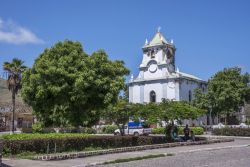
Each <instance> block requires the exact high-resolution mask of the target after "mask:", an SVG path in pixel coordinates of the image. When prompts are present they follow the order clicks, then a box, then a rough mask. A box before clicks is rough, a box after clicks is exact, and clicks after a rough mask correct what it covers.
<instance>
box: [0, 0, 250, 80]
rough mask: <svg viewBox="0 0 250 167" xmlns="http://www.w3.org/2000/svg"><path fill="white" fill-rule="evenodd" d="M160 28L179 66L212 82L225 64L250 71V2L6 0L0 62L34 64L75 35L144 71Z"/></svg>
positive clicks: (0, 5)
mask: <svg viewBox="0 0 250 167" xmlns="http://www.w3.org/2000/svg"><path fill="white" fill-rule="evenodd" d="M158 26H160V27H161V32H162V33H163V34H164V36H165V37H166V38H168V39H173V40H174V43H175V46H176V48H177V51H176V65H177V66H178V67H179V69H180V71H182V72H187V73H190V74H193V75H196V76H198V77H200V78H202V79H205V80H207V79H208V78H209V77H210V76H211V75H213V74H214V73H215V72H217V71H218V70H221V69H223V68H224V67H232V66H240V67H242V69H243V71H244V72H250V52H249V50H248V49H250V42H249V41H250V1H248V0H245V1H244V0H220V1H219V0H206V1H205V0H203V1H201V0H189V1H184V0H183V1H181V0H144V1H143V0H126V1H125V0H123V1H122V0H99V1H97V0H60V1H56V0H40V1H33V0H23V1H19V0H16V1H14V0H2V1H1V2H0V64H1V65H2V64H3V62H4V61H10V60H11V59H12V58H14V57H17V58H20V59H22V60H24V61H25V64H26V65H27V66H32V64H33V62H34V59H35V58H37V57H38V56H39V54H40V53H41V52H42V51H43V50H44V49H45V48H48V47H51V46H52V45H53V44H55V43H56V42H57V41H60V40H64V39H70V40H77V41H80V42H81V43H82V44H83V47H84V50H85V51H86V52H87V53H89V54H91V53H92V52H94V51H95V50H97V49H104V50H105V51H106V52H107V53H108V55H109V56H110V58H111V59H113V60H114V59H119V60H124V62H125V63H126V66H127V67H128V68H129V69H130V70H131V73H133V74H134V75H137V74H138V66H139V64H140V62H141V60H142V50H141V47H142V46H143V44H144V42H145V39H146V38H148V39H151V38H152V37H153V35H154V34H155V33H156V31H157V27H158ZM0 72H2V69H1V70H0Z"/></svg>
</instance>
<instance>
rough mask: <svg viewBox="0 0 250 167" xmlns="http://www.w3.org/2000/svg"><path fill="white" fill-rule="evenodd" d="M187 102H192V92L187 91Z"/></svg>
mask: <svg viewBox="0 0 250 167" xmlns="http://www.w3.org/2000/svg"><path fill="white" fill-rule="evenodd" d="M188 101H189V103H190V102H191V101H192V92H191V90H190V91H188Z"/></svg>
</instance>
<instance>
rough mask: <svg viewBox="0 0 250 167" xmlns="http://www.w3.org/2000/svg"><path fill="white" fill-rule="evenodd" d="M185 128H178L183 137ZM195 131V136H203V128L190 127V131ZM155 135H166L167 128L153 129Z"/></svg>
mask: <svg viewBox="0 0 250 167" xmlns="http://www.w3.org/2000/svg"><path fill="white" fill-rule="evenodd" d="M183 129H184V127H178V134H179V135H183ZM191 130H192V131H193V132H194V134H195V135H202V134H203V133H204V129H203V128H202V127H190V131H191ZM152 133H153V134H165V128H164V127H160V128H154V129H152Z"/></svg>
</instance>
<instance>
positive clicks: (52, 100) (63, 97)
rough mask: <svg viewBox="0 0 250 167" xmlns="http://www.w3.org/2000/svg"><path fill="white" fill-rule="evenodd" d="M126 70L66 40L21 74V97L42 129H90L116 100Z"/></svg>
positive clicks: (122, 84)
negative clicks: (61, 127) (49, 127)
mask: <svg viewBox="0 0 250 167" xmlns="http://www.w3.org/2000/svg"><path fill="white" fill-rule="evenodd" d="M127 74H129V70H128V69H127V68H126V67H124V62H123V61H111V60H109V58H108V55H107V54H106V53H105V52H104V51H103V50H99V51H97V52H94V53H93V54H92V55H87V54H86V53H85V52H84V51H83V49H82V45H81V44H80V43H79V42H73V41H69V40H66V41H64V42H58V43H57V44H55V45H54V46H53V47H51V48H49V49H45V50H44V52H43V53H41V54H40V56H39V57H38V58H37V59H36V60H35V63H34V65H33V67H32V68H30V69H29V70H27V71H26V72H25V73H24V75H23V89H22V97H23V99H24V101H25V102H27V103H28V104H29V105H31V106H32V108H33V110H34V113H35V115H36V116H37V118H38V120H40V121H41V122H43V123H44V124H45V126H51V125H54V126H60V125H73V126H91V125H93V124H94V123H96V122H97V121H98V120H99V116H100V110H101V109H104V108H106V107H107V106H108V105H109V104H110V103H114V102H115V101H116V100H117V97H118V94H119V92H120V91H121V90H122V89H124V88H125V78H124V76H125V75H127Z"/></svg>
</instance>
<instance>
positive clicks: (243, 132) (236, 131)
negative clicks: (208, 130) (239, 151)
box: [212, 127, 250, 136]
mask: <svg viewBox="0 0 250 167" xmlns="http://www.w3.org/2000/svg"><path fill="white" fill-rule="evenodd" d="M212 133H213V134H214V135H221V136H250V128H227V127H226V128H221V129H218V128H217V129H214V130H213V131H212Z"/></svg>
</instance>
